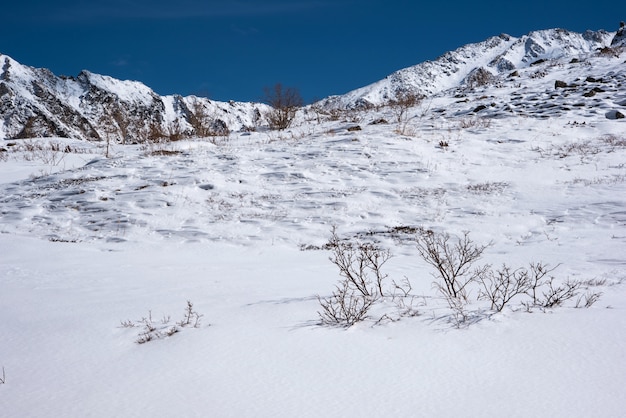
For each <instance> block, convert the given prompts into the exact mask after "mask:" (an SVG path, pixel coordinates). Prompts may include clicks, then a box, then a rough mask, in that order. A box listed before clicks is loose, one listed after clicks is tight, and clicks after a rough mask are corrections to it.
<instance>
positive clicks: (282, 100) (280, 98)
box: [264, 83, 304, 130]
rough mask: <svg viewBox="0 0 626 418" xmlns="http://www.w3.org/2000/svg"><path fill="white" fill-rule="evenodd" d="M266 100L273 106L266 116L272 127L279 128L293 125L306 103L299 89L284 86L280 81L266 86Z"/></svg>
mask: <svg viewBox="0 0 626 418" xmlns="http://www.w3.org/2000/svg"><path fill="white" fill-rule="evenodd" d="M264 101H265V103H267V104H268V105H270V106H271V107H272V109H271V110H269V111H267V112H266V114H265V118H266V119H267V121H268V123H269V126H270V128H271V129H278V130H283V129H287V128H288V127H289V126H290V125H291V123H292V122H293V119H294V118H295V116H296V112H297V111H298V109H299V108H301V107H302V105H303V103H304V101H303V100H302V96H300V92H299V91H298V89H296V88H294V87H283V85H282V84H280V83H277V84H275V85H274V87H272V88H269V87H266V88H265V96H264Z"/></svg>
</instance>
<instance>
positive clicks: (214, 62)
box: [0, 0, 626, 101]
mask: <svg viewBox="0 0 626 418" xmlns="http://www.w3.org/2000/svg"><path fill="white" fill-rule="evenodd" d="M7 3H8V4H7ZM0 16H1V17H2V18H1V19H0V53H3V54H7V55H9V56H11V57H12V58H14V59H16V60H17V61H19V62H21V63H22V64H25V65H30V66H33V67H45V68H49V69H50V70H52V71H53V72H54V73H55V74H57V75H61V74H63V75H77V74H78V73H79V72H80V71H81V70H82V69H87V70H90V71H92V72H94V73H98V74H104V75H110V76H113V77H116V78H120V79H130V80H138V81H141V82H143V83H145V84H146V85H148V86H149V87H151V88H152V89H153V90H154V91H156V92H157V93H159V94H174V93H178V94H182V95H189V94H197V95H203V96H208V97H210V98H212V99H216V100H230V99H233V100H244V101H256V100H259V99H260V98H261V97H262V94H263V87H264V86H270V85H273V84H274V83H276V82H281V83H283V84H284V85H286V86H293V87H297V88H299V89H300V91H301V93H302V95H303V96H304V98H305V100H307V101H311V100H312V99H314V98H323V97H326V96H329V95H331V94H342V93H346V92H348V91H350V90H352V89H355V88H358V87H362V86H365V85H367V84H369V83H372V82H374V81H377V80H380V79H382V78H384V77H385V76H386V75H388V74H390V73H392V72H393V71H395V70H398V69H401V68H404V67H408V66H411V65H414V64H418V63H420V62H422V61H425V60H429V59H434V58H436V57H438V56H439V55H441V54H443V53H444V52H446V51H449V50H453V49H455V48H457V47H459V46H462V45H464V44H466V43H470V42H478V41H482V40H484V39H486V38H487V37H489V36H493V35H498V34H500V33H503V32H504V33H508V34H510V35H513V36H520V35H523V34H526V33H528V32H530V31H532V30H537V29H548V28H554V27H560V28H564V29H569V30H572V31H576V32H582V31H584V30H586V29H592V30H597V29H606V30H609V31H614V30H617V28H618V27H619V21H620V20H626V3H624V2H622V1H619V0H611V1H604V0H596V1H593V2H590V1H578V0H558V1H550V0H542V1H536V0H524V1H505V0H498V1H491V0H483V1H456V0H454V1H452V0H451V1H447V2H443V1H439V2H424V1H405V0H383V1H380V0H354V1H353V0H335V1H332V0H291V1H288V0H267V1H252V0H235V1H225V0H224V1H221V0H205V1H201V0H169V1H162V0H103V1H89V0H53V1H51V0H44V1H38V0H21V1H12V2H5V4H3V5H2V6H1V7H0Z"/></svg>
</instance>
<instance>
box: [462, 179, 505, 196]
mask: <svg viewBox="0 0 626 418" xmlns="http://www.w3.org/2000/svg"><path fill="white" fill-rule="evenodd" d="M508 185H509V184H508V183H505V182H501V181H495V182H492V181H489V182H486V183H475V184H468V185H467V186H466V189H467V190H468V191H470V192H472V193H477V194H492V193H496V194H499V193H502V192H503V191H504V190H505V189H506V188H507V187H508Z"/></svg>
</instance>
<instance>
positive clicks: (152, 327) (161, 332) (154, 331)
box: [120, 301, 204, 344]
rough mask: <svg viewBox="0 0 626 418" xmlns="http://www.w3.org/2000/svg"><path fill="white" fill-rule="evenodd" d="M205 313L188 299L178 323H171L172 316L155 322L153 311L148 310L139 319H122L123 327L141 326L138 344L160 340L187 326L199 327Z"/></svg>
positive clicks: (121, 324)
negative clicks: (200, 311) (199, 310)
mask: <svg viewBox="0 0 626 418" xmlns="http://www.w3.org/2000/svg"><path fill="white" fill-rule="evenodd" d="M203 316H204V315H201V314H199V313H198V312H196V311H195V310H194V309H193V303H191V302H190V301H187V307H186V308H185V314H184V316H183V319H182V320H181V321H179V322H177V323H176V325H170V324H169V323H170V316H169V315H168V316H165V315H164V316H163V318H162V319H161V320H160V322H155V321H154V320H153V319H152V311H148V316H145V317H142V318H141V319H140V320H139V321H131V320H130V319H129V320H126V321H120V326H121V327H122V328H135V327H141V332H139V334H137V339H136V340H135V342H136V343H137V344H145V343H147V342H149V341H153V340H158V339H162V338H166V337H171V336H172V335H174V334H176V333H178V332H180V331H181V329H182V328H185V327H189V326H191V327H193V328H198V327H199V326H200V318H202V317H203Z"/></svg>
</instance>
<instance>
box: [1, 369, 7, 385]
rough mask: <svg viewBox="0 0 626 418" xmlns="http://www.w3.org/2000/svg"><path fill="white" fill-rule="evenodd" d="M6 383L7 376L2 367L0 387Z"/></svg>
mask: <svg viewBox="0 0 626 418" xmlns="http://www.w3.org/2000/svg"><path fill="white" fill-rule="evenodd" d="M6 382H7V376H6V374H5V373H4V366H2V378H0V385H4V384H5V383H6Z"/></svg>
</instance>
